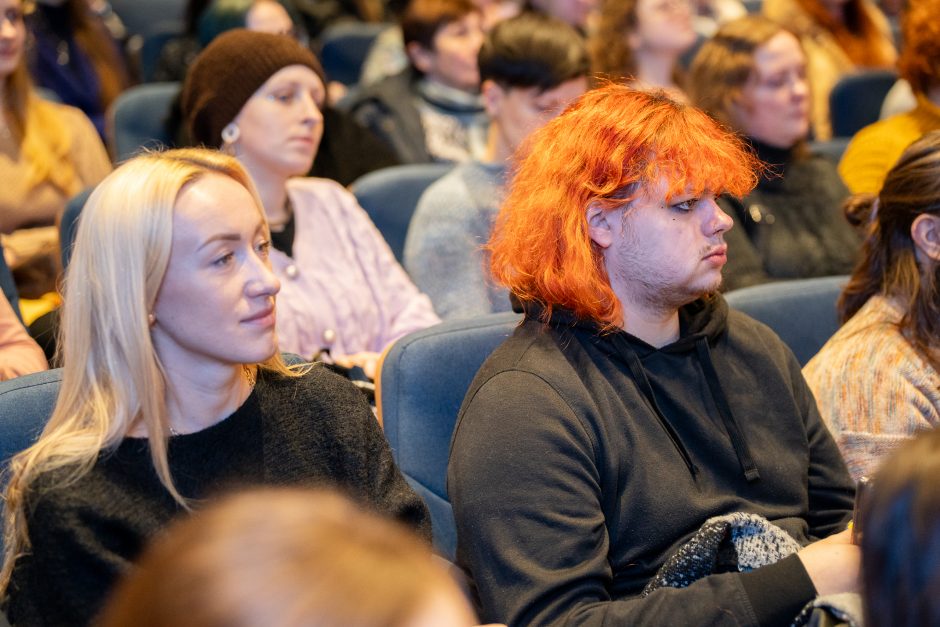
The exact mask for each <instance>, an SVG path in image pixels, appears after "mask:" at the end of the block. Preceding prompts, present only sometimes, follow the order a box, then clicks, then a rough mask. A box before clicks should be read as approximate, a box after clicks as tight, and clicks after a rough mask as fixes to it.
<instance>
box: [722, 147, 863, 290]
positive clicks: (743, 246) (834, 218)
mask: <svg viewBox="0 0 940 627" xmlns="http://www.w3.org/2000/svg"><path fill="white" fill-rule="evenodd" d="M752 144H753V146H754V148H755V150H756V152H757V155H758V156H759V157H760V158H761V160H762V161H764V162H765V163H767V164H768V165H770V166H771V168H770V169H769V170H768V171H767V172H765V173H764V175H763V176H762V177H761V179H760V181H759V182H758V184H757V187H756V188H755V189H754V191H752V192H751V193H750V194H748V195H747V196H746V197H744V198H743V199H737V198H733V197H731V196H722V197H721V198H720V199H719V200H718V203H719V205H721V208H722V209H724V210H725V211H726V212H727V213H728V214H729V215H730V216H731V217H732V218H733V219H734V222H735V226H734V228H733V229H731V230H730V231H728V233H726V234H725V241H726V242H727V243H728V264H727V265H726V266H725V268H724V271H723V272H722V275H723V276H724V288H725V289H727V290H732V289H736V288H739V287H746V286H748V285H755V284H758V283H766V282H768V281H772V280H775V279H777V280H779V279H798V278H808V277H816V276H830V275H835V274H848V273H849V272H851V271H852V267H853V266H854V265H855V260H856V258H857V256H858V251H859V248H860V247H861V242H862V240H861V238H860V237H859V235H858V234H857V233H856V232H855V230H854V229H853V228H852V227H851V226H850V225H849V223H848V222H847V221H846V219H845V217H844V216H843V215H842V203H843V202H844V201H845V199H846V198H847V197H848V195H849V190H848V189H847V188H846V187H845V184H844V183H843V182H842V179H841V178H840V177H839V173H838V172H837V171H836V166H835V165H834V164H833V163H831V162H829V161H828V160H826V159H824V158H823V157H820V156H816V155H810V154H805V155H804V154H802V153H801V151H802V150H805V149H803V148H796V149H792V150H781V149H776V148H772V147H770V146H767V145H765V144H761V143H759V142H754V141H752Z"/></svg>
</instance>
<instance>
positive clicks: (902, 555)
mask: <svg viewBox="0 0 940 627" xmlns="http://www.w3.org/2000/svg"><path fill="white" fill-rule="evenodd" d="M938 476H940V430H937V429H932V430H929V431H922V432H920V433H919V434H918V435H916V436H915V437H914V439H913V440H910V441H908V442H905V443H904V444H902V445H901V447H900V448H899V449H898V450H897V451H895V452H894V453H893V454H892V455H891V456H890V457H888V458H887V460H886V461H885V462H884V463H883V464H882V465H881V467H880V468H879V470H878V472H877V473H876V474H875V478H874V482H873V484H872V487H871V496H870V498H868V499H867V503H866V506H865V507H864V508H863V510H862V512H861V525H862V529H864V534H863V536H862V542H861V545H862V590H863V593H862V594H863V599H864V606H865V625H867V626H868V627H921V626H922V625H940V482H937V477H938Z"/></svg>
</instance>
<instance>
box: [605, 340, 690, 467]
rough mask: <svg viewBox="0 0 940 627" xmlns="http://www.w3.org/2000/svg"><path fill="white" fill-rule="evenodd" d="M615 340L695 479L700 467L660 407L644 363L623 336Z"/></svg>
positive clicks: (654, 411)
mask: <svg viewBox="0 0 940 627" xmlns="http://www.w3.org/2000/svg"><path fill="white" fill-rule="evenodd" d="M615 341H616V342H617V343H618V344H619V345H620V351H621V353H622V354H624V355H626V356H627V365H628V366H629V367H630V372H631V373H633V379H634V380H635V381H636V382H637V383H639V384H640V389H641V390H642V391H643V395H644V396H646V400H647V401H648V402H649V404H650V406H651V407H652V409H653V413H654V414H656V418H657V419H658V420H659V424H660V425H661V426H662V428H663V429H664V430H665V431H666V434H667V435H668V436H669V439H670V440H671V441H672V445H673V446H675V447H676V450H677V451H678V452H679V455H680V456H681V457H682V461H684V462H685V466H686V468H688V469H689V474H691V475H692V478H693V479H694V478H695V477H696V475H698V468H696V467H695V464H694V463H692V457H691V456H690V455H689V451H688V450H687V449H686V448H685V445H684V444H682V440H681V439H679V434H678V433H676V430H675V429H674V428H673V426H672V425H671V424H670V423H669V421H668V420H667V419H666V416H665V415H664V414H663V412H662V410H661V409H660V408H659V404H658V403H657V402H656V397H655V396H654V395H653V386H652V385H650V380H649V379H648V378H647V376H646V371H645V370H644V369H643V364H641V363H640V358H639V357H637V355H636V353H635V352H634V351H633V349H632V348H630V347H629V346H628V345H627V343H626V342H625V341H623V338H620V337H617V336H615Z"/></svg>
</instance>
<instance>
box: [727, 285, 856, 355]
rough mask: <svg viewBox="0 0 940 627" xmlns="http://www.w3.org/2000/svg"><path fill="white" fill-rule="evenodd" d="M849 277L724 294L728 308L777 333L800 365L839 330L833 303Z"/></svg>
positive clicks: (757, 286) (748, 289)
mask: <svg viewBox="0 0 940 627" xmlns="http://www.w3.org/2000/svg"><path fill="white" fill-rule="evenodd" d="M847 280H848V277H845V276H832V277H821V278H813V279H795V280H791V281H777V282H775V283H766V284H764V285H755V286H752V287H745V288H742V289H739V290H734V291H731V292H728V293H727V294H725V298H726V299H727V301H728V304H729V305H730V306H731V307H734V308H735V309H737V310H739V311H743V312H744V313H746V314H748V315H749V316H751V317H752V318H755V319H757V320H760V321H761V322H763V323H764V324H766V325H767V326H769V327H770V328H771V329H773V330H774V331H776V333H777V335H779V336H780V339H782V340H783V341H784V342H785V343H786V344H787V346H789V347H790V350H792V351H793V353H794V354H795V355H796V358H797V359H798V360H799V362H800V365H801V366H802V365H805V364H806V362H808V361H809V360H810V359H811V358H812V357H813V355H815V354H816V353H817V352H819V349H820V348H822V346H823V344H825V343H826V340H828V339H829V338H830V337H832V335H833V334H834V333H835V332H836V330H837V329H838V328H839V319H838V313H837V311H836V300H837V299H838V298H839V293H840V292H841V291H842V288H843V287H844V286H845V283H846V281H847Z"/></svg>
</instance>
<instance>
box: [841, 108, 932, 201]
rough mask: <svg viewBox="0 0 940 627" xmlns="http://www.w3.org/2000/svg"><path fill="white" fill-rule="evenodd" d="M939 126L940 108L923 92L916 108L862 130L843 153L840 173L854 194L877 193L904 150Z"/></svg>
mask: <svg viewBox="0 0 940 627" xmlns="http://www.w3.org/2000/svg"><path fill="white" fill-rule="evenodd" d="M936 129H940V107H938V106H937V105H935V104H933V103H932V102H930V101H929V100H927V98H926V97H925V96H923V95H922V94H918V95H917V107H915V108H914V110H913V111H908V112H907V113H901V114H898V115H893V116H891V117H890V118H888V119H886V120H881V121H880V122H875V123H874V124H870V125H868V126H866V127H865V128H863V129H862V130H860V131H859V132H858V133H857V134H856V135H855V137H853V138H852V141H851V142H850V143H849V145H848V147H847V148H846V149H845V154H844V155H842V161H841V162H840V163H839V174H841V175H842V180H843V181H845V184H846V185H847V186H848V188H849V190H850V191H851V192H852V193H853V194H858V193H862V192H865V193H870V194H877V193H878V192H879V191H880V190H881V186H882V184H883V183H884V180H885V176H887V174H888V170H890V169H891V168H892V167H893V166H894V164H895V163H897V161H898V158H899V157H900V156H901V153H902V152H904V149H905V148H907V147H908V146H910V145H911V143H912V142H913V141H915V140H916V139H918V138H920V136H921V135H923V134H924V133H926V132H927V131H933V130H936Z"/></svg>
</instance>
